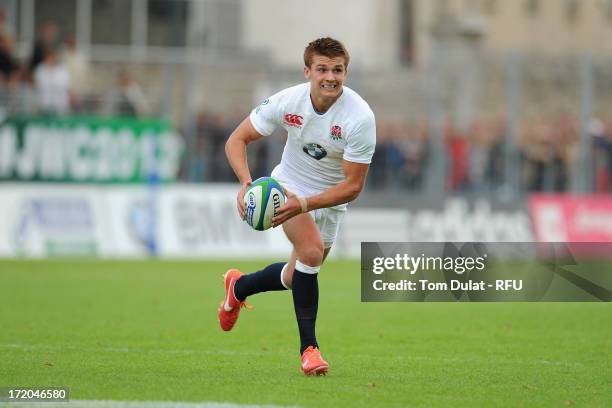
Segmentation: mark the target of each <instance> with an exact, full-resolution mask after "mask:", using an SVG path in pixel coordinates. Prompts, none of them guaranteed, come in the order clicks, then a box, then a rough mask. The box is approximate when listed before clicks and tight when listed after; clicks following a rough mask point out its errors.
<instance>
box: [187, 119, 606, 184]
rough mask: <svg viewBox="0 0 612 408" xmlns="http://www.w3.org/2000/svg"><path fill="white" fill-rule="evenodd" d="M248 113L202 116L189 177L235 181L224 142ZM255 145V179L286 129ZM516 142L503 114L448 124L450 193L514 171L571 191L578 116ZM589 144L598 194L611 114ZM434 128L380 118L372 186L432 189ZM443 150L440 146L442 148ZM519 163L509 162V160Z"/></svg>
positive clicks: (540, 123) (275, 155) (534, 128)
mask: <svg viewBox="0 0 612 408" xmlns="http://www.w3.org/2000/svg"><path fill="white" fill-rule="evenodd" d="M242 118H243V116H240V115H236V116H235V117H233V118H224V117H223V116H222V115H220V114H212V113H203V114H201V115H200V116H199V119H198V125H197V129H196V132H195V134H196V136H195V140H194V141H193V144H194V146H193V149H191V151H190V155H189V156H190V157H191V159H188V160H187V162H186V166H185V167H184V170H183V172H182V174H181V178H182V179H183V180H185V181H196V182H197V181H234V179H235V177H234V174H233V172H232V170H231V168H230V167H229V166H228V165H227V161H226V160H225V153H224V144H225V140H226V139H227V137H228V135H229V134H230V133H231V132H232V130H233V129H234V128H235V126H236V125H238V123H239V122H240V120H241V119H242ZM277 133H278V134H277V135H276V136H273V137H269V138H266V139H264V140H263V141H262V142H259V143H255V144H253V145H252V146H250V147H249V149H252V150H250V151H249V160H250V166H251V169H252V173H253V176H254V177H259V176H262V175H266V174H270V172H271V170H272V168H273V166H274V165H276V163H278V161H279V160H280V155H281V153H282V147H283V143H284V135H283V134H282V132H277ZM516 133H517V134H516V136H514V137H515V139H516V140H515V142H513V143H511V144H508V140H509V138H510V136H509V135H508V127H507V124H506V121H505V119H504V118H503V117H499V116H498V117H490V118H478V119H476V120H475V121H473V123H472V124H471V125H470V126H469V128H468V130H467V131H460V130H459V129H457V128H456V127H455V126H453V125H452V123H450V122H447V123H446V124H445V125H444V127H443V130H442V146H441V147H442V150H441V151H442V154H443V155H444V163H445V171H446V186H445V189H446V191H449V192H461V193H493V192H496V191H501V190H502V189H504V188H506V187H507V185H506V184H507V182H508V178H507V176H508V175H507V173H508V172H509V171H514V172H516V173H517V174H516V178H517V179H518V183H519V184H520V185H519V187H520V189H521V190H522V191H526V192H536V191H548V192H564V191H568V190H569V187H570V177H571V171H572V166H573V165H574V164H575V162H576V161H577V159H578V157H577V154H578V146H579V145H578V143H579V141H580V129H579V125H578V121H577V120H576V118H574V117H572V116H570V115H567V114H563V115H554V116H551V117H547V118H538V119H534V120H531V121H526V122H525V123H524V124H523V125H522V126H521V127H520V128H519V129H518V130H517V132H516ZM588 137H589V139H588V142H587V145H588V146H589V148H590V149H591V150H592V151H591V152H592V157H593V159H594V160H593V163H592V164H591V165H592V174H593V178H594V179H593V185H594V188H595V191H596V192H612V118H608V119H606V120H600V119H593V120H592V121H591V123H590V124H589V128H588ZM432 140H433V136H432V129H431V126H430V125H429V123H428V122H427V121H424V120H423V121H415V122H403V121H385V120H379V121H378V124H377V145H376V152H375V154H374V158H373V160H372V164H371V167H370V172H369V175H368V187H369V188H371V189H399V190H408V191H415V192H416V191H419V190H423V189H425V188H426V183H427V174H428V171H430V170H431V167H430V165H431V163H432V158H433V157H432V156H433V154H435V151H436V150H435V149H434V144H433V142H432ZM438 151H440V150H438ZM508 160H511V161H513V162H514V164H513V166H507V165H506V164H507V161H508Z"/></svg>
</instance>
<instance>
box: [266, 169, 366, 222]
mask: <svg viewBox="0 0 612 408" xmlns="http://www.w3.org/2000/svg"><path fill="white" fill-rule="evenodd" d="M369 166H370V165H369V164H362V163H355V162H350V161H348V160H343V162H342V167H343V170H344V175H345V177H346V178H345V180H344V181H343V182H341V183H340V184H336V185H335V186H333V187H331V188H329V189H327V190H325V191H324V192H322V193H321V194H317V195H315V196H311V197H297V196H296V195H295V194H293V193H291V192H290V191H288V192H287V202H286V203H285V205H283V206H282V207H280V208H279V209H278V211H277V214H276V216H275V217H274V218H272V226H274V227H276V226H277V225H281V224H282V223H283V222H285V221H287V220H288V219H290V218H292V217H295V216H296V215H298V214H301V213H302V212H304V208H303V207H306V209H305V210H306V211H312V210H316V209H317V208H328V207H333V206H336V205H340V204H344V203H348V202H350V201H353V200H354V199H356V198H357V197H358V196H359V194H360V193H361V191H362V190H363V187H364V185H365V180H366V176H367V174H368V168H369ZM300 200H305V201H304V203H301V202H300Z"/></svg>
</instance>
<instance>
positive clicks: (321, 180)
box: [249, 82, 376, 209]
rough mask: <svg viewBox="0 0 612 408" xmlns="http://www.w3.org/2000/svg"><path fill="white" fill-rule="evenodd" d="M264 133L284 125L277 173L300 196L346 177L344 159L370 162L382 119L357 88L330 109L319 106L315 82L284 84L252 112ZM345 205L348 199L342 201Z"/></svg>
mask: <svg viewBox="0 0 612 408" xmlns="http://www.w3.org/2000/svg"><path fill="white" fill-rule="evenodd" d="M249 117H250V119H251V123H252V124H253V127H254V128H255V130H257V132H258V133H260V134H261V135H263V136H269V135H270V134H272V132H273V131H274V129H275V128H276V126H278V125H280V126H282V127H283V128H284V129H285V130H286V131H287V144H286V145H285V148H284V150H283V156H282V159H281V162H280V164H278V165H277V166H276V167H275V168H274V170H273V171H272V177H274V178H275V179H277V180H278V182H279V183H281V185H283V186H284V187H285V188H286V189H287V190H289V191H291V192H294V193H296V194H298V195H306V196H311V195H316V194H319V193H321V192H323V191H325V190H327V189H328V188H330V187H332V186H335V185H336V184H339V183H341V182H342V181H344V179H345V176H344V170H343V168H342V160H347V161H351V162H356V163H365V164H369V163H370V162H371V161H372V155H373V154H374V148H375V145H376V123H375V120H374V113H373V112H372V110H371V109H370V107H369V106H368V104H367V103H366V102H365V101H364V100H363V99H362V98H361V97H360V96H359V95H358V94H357V93H356V92H355V91H353V90H352V89H350V88H347V87H346V86H343V92H342V95H340V97H339V98H338V100H336V102H334V104H333V105H332V106H331V107H330V108H329V109H328V110H327V112H325V113H322V114H321V113H318V112H317V111H315V109H314V106H313V105H312V101H311V100H310V82H306V83H303V84H300V85H296V86H293V87H291V88H287V89H284V90H282V91H280V92H278V93H277V94H275V95H273V96H271V97H270V98H269V99H266V100H265V101H263V102H262V103H261V105H259V106H258V107H257V108H255V109H253V111H252V112H251V114H250V116H249ZM334 208H337V209H345V208H346V204H342V205H339V206H336V207H334Z"/></svg>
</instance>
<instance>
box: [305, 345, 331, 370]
mask: <svg viewBox="0 0 612 408" xmlns="http://www.w3.org/2000/svg"><path fill="white" fill-rule="evenodd" d="M302 370H304V374H306V375H325V374H327V370H329V364H328V363H327V361H325V360H323V357H321V352H320V351H319V349H318V348H314V347H312V346H308V348H307V349H306V350H304V353H302Z"/></svg>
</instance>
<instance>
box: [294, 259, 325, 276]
mask: <svg viewBox="0 0 612 408" xmlns="http://www.w3.org/2000/svg"><path fill="white" fill-rule="evenodd" d="M295 269H296V270H298V271H300V272H303V273H308V274H310V275H314V274H316V273H319V271H320V270H321V266H308V265H305V264H303V263H301V262H300V261H299V260H297V261H295Z"/></svg>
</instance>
